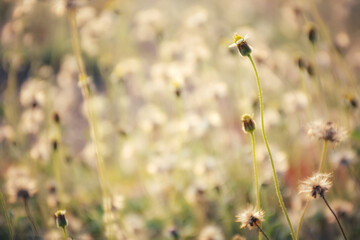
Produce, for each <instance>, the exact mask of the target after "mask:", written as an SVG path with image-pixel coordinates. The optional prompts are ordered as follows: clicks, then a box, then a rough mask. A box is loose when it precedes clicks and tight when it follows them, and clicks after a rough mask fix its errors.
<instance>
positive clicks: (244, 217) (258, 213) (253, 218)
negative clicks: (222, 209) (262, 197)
mask: <svg viewBox="0 0 360 240" xmlns="http://www.w3.org/2000/svg"><path fill="white" fill-rule="evenodd" d="M264 216H265V213H264V211H263V210H261V209H260V210H256V208H255V207H253V206H249V207H248V208H247V209H246V210H245V211H244V212H242V213H240V214H238V215H236V222H241V226H240V228H246V227H248V228H249V229H250V230H251V228H252V227H254V226H259V225H260V223H261V222H262V221H264Z"/></svg>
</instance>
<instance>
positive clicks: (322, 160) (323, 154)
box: [319, 140, 328, 173]
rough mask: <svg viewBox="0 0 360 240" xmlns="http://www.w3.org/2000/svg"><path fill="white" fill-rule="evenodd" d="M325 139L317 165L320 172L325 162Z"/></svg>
mask: <svg viewBox="0 0 360 240" xmlns="http://www.w3.org/2000/svg"><path fill="white" fill-rule="evenodd" d="M327 143H328V141H327V140H324V146H323V151H322V155H321V162H320V166H319V172H320V173H321V172H322V170H323V168H324V164H325V157H326V149H327Z"/></svg>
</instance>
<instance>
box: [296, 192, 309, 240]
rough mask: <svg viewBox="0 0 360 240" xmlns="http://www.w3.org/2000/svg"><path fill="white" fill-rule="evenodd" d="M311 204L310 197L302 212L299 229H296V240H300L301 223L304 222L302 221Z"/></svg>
mask: <svg viewBox="0 0 360 240" xmlns="http://www.w3.org/2000/svg"><path fill="white" fill-rule="evenodd" d="M309 204H310V199H308V200H307V201H306V205H305V207H304V210H303V212H302V214H301V217H300V220H299V223H298V226H297V229H296V240H299V236H300V229H301V224H302V221H303V219H304V216H305V213H306V210H307V208H308V207H309Z"/></svg>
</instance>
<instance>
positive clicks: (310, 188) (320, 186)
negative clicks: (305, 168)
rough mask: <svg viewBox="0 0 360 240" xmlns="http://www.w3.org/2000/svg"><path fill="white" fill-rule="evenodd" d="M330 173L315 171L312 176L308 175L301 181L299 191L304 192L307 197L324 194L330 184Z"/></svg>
mask: <svg viewBox="0 0 360 240" xmlns="http://www.w3.org/2000/svg"><path fill="white" fill-rule="evenodd" d="M331 176H332V174H331V173H316V174H314V175H313V176H312V177H309V178H307V179H305V180H304V181H302V182H301V183H300V186H299V193H301V194H304V195H305V196H306V197H308V198H311V197H313V198H317V196H318V195H320V197H322V196H324V194H325V192H327V191H328V190H329V189H330V188H331V186H332V182H331V180H330V178H331Z"/></svg>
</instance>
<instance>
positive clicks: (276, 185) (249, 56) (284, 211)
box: [247, 54, 295, 240]
mask: <svg viewBox="0 0 360 240" xmlns="http://www.w3.org/2000/svg"><path fill="white" fill-rule="evenodd" d="M247 56H248V58H249V60H250V62H251V64H252V66H253V68H254V72H255V75H256V82H257V85H258V90H259V101H260V118H261V132H262V135H263V138H264V142H265V146H266V149H267V151H268V154H269V159H270V163H271V168H272V172H273V177H274V182H275V190H276V194H277V197H278V199H279V202H280V206H281V209H282V210H283V213H284V215H285V217H286V221H287V223H288V225H289V228H290V231H291V237H292V239H294V240H295V233H294V229H293V227H292V224H291V221H290V218H289V215H288V213H287V211H286V208H285V204H284V200H283V198H282V195H281V192H280V187H279V181H278V179H277V175H276V170H275V165H274V161H273V158H272V154H271V151H270V147H269V143H268V141H267V138H266V134H265V126H264V104H263V97H262V90H261V85H260V80H259V75H258V72H257V69H256V66H255V63H254V60H253V59H252V57H251V55H250V54H248V55H247Z"/></svg>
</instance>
